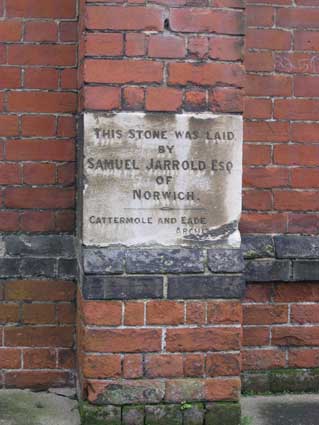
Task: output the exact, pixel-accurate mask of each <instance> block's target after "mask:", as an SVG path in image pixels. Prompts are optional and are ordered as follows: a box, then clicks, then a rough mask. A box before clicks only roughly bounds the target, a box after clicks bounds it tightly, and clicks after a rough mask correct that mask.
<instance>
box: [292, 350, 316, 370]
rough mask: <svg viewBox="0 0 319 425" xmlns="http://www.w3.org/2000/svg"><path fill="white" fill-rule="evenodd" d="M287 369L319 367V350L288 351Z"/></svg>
mask: <svg viewBox="0 0 319 425" xmlns="http://www.w3.org/2000/svg"><path fill="white" fill-rule="evenodd" d="M288 353H289V354H288V355H289V358H288V359H289V360H288V366H289V367H297V368H300V367H301V368H309V367H319V350H318V349H307V348H306V349H296V348H295V349H294V348H292V349H291V350H289V351H288Z"/></svg>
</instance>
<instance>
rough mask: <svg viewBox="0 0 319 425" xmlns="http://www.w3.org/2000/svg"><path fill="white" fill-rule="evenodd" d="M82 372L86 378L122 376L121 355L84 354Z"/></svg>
mask: <svg viewBox="0 0 319 425" xmlns="http://www.w3.org/2000/svg"><path fill="white" fill-rule="evenodd" d="M82 373H83V375H84V377H86V378H102V379H105V378H119V377H120V376H121V356H119V355H104V356H101V355H88V354H86V355H84V356H83V361H82Z"/></svg>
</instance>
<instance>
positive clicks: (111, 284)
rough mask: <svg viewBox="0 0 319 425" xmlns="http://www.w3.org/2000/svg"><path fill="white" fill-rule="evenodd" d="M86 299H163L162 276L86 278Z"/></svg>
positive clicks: (84, 289) (98, 276) (84, 292)
mask: <svg viewBox="0 0 319 425" xmlns="http://www.w3.org/2000/svg"><path fill="white" fill-rule="evenodd" d="M83 295H84V298H85V299H91V300H94V299H95V300H98V299H102V300H112V299H113V300H129V299H143V298H162V297H163V277H161V276H138V277H137V276H136V277H135V276H125V277H124V276H123V277H122V276H121V277H120V276H100V275H97V276H86V277H85V280H84V284H83Z"/></svg>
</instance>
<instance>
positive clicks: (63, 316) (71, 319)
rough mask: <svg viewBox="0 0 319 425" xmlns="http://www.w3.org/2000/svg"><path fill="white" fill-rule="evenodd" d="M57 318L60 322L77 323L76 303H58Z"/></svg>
mask: <svg viewBox="0 0 319 425" xmlns="http://www.w3.org/2000/svg"><path fill="white" fill-rule="evenodd" d="M56 320H57V323H59V324H64V325H66V324H67V325H73V324H74V323H75V305H74V304H70V303H69V304H57V306H56Z"/></svg>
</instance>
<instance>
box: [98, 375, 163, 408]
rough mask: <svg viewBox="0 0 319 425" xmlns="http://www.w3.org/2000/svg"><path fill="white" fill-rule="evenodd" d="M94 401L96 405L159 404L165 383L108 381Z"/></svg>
mask: <svg viewBox="0 0 319 425" xmlns="http://www.w3.org/2000/svg"><path fill="white" fill-rule="evenodd" d="M103 386H104V388H103V390H101V391H100V392H99V393H98V394H96V397H95V399H94V403H95V404H97V405H104V404H116V405H123V404H148V403H150V404H151V403H160V402H161V401H162V400H163V398H164V394H165V383H164V382H161V381H155V380H147V379H144V380H136V381H133V380H131V381H109V382H108V383H105V384H103Z"/></svg>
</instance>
